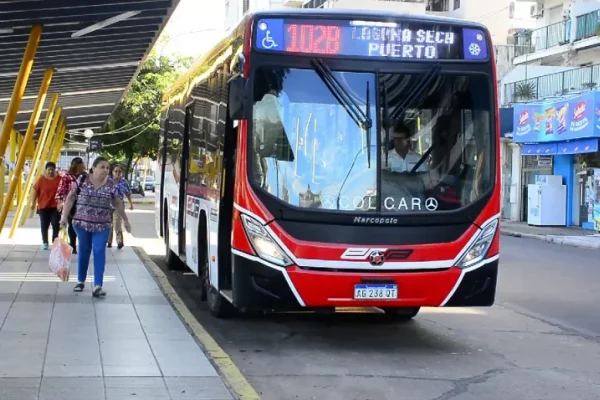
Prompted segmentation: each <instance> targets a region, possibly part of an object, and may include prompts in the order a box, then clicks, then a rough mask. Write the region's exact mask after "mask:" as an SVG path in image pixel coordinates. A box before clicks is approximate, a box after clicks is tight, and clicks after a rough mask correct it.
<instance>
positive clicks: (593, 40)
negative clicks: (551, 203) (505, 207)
mask: <svg viewBox="0 0 600 400" xmlns="http://www.w3.org/2000/svg"><path fill="white" fill-rule="evenodd" d="M530 13H531V15H532V16H533V17H534V18H535V19H536V27H535V28H534V29H529V30H525V31H522V32H517V33H516V34H515V39H514V44H515V50H516V53H515V57H514V59H513V64H514V69H512V70H511V71H510V72H509V73H508V74H507V75H506V76H504V78H503V80H502V82H501V85H500V92H501V104H503V106H504V107H506V108H507V109H511V110H512V113H513V128H514V129H512V131H513V140H514V142H517V143H516V144H515V143H512V146H511V151H512V152H514V153H515V154H517V155H518V157H512V160H513V161H517V163H516V164H515V163H513V165H512V166H511V175H512V178H513V181H514V182H515V184H514V187H511V189H512V190H513V193H510V195H511V196H510V199H511V200H514V202H515V204H513V206H514V207H513V208H516V209H518V210H519V212H518V213H513V215H511V216H510V218H511V219H514V220H521V221H527V220H528V215H529V214H530V213H531V211H532V207H531V206H530V204H529V202H530V201H531V199H532V196H533V194H531V193H528V187H529V184H532V183H535V182H536V181H537V180H539V178H538V177H539V176H543V175H558V176H561V177H562V182H563V184H564V185H565V186H566V189H567V190H566V197H567V198H566V202H565V203H566V204H565V207H566V218H565V223H564V225H572V226H580V227H583V228H587V229H598V227H599V225H598V224H599V223H600V221H599V222H596V219H597V218H596V217H595V216H594V212H600V210H598V211H594V210H596V209H598V207H600V205H598V202H600V194H599V193H598V189H597V188H598V185H599V182H598V180H599V179H600V154H599V153H598V137H600V120H598V118H600V104H598V101H597V100H596V99H597V98H598V92H597V89H598V88H599V85H600V2H599V1H597V0H545V1H542V0H539V1H538V2H536V3H535V4H534V5H533V6H532V7H531V9H530ZM540 132H545V133H544V134H541V133H540ZM581 140H585V141H586V142H585V143H583V142H580V141H581Z"/></svg>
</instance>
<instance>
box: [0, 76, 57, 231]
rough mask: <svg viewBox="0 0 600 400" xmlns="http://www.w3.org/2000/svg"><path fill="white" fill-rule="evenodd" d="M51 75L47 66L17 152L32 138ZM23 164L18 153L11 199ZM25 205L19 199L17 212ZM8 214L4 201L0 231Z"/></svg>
mask: <svg viewBox="0 0 600 400" xmlns="http://www.w3.org/2000/svg"><path fill="white" fill-rule="evenodd" d="M52 75H54V69H53V68H48V69H46V72H45V73H44V80H43V81H42V85H41V86H40V91H39V93H38V97H37V101H36V103H35V107H34V109H33V114H31V119H30V120H29V126H28V127H27V133H26V134H25V137H24V138H23V144H22V145H21V149H20V151H19V153H23V152H24V151H25V150H26V149H27V146H28V145H29V143H30V142H31V140H32V139H33V133H34V132H35V129H36V127H37V124H38V121H39V119H40V114H41V113H42V106H43V104H44V101H45V100H46V95H47V94H48V88H49V87H50V82H52ZM23 165H25V157H22V154H19V157H18V158H17V165H16V166H15V175H14V176H13V179H12V181H10V186H9V187H8V198H9V199H11V198H12V196H14V194H15V189H16V188H17V183H20V182H19V181H20V180H21V173H22V172H23ZM22 207H25V202H24V201H20V202H19V203H18V205H17V212H19V211H18V210H19V208H22ZM7 216H8V205H7V204H6V202H4V204H3V205H2V211H1V212H0V233H1V232H2V229H3V228H4V224H5V223H6V217H7Z"/></svg>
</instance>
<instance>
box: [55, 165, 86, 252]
mask: <svg viewBox="0 0 600 400" xmlns="http://www.w3.org/2000/svg"><path fill="white" fill-rule="evenodd" d="M85 169H86V168H85V164H84V163H83V159H82V158H81V157H75V158H74V159H73V160H71V167H70V168H69V170H68V171H67V172H66V173H65V174H64V175H63V177H62V178H61V180H60V185H59V186H58V191H57V192H56V201H57V203H58V211H59V212H60V213H61V214H64V212H63V208H64V203H65V200H66V199H67V196H68V195H69V193H71V189H73V187H74V186H75V185H76V184H77V178H78V177H79V176H80V175H81V174H83V173H84V172H85ZM71 211H72V212H71V215H67V216H66V217H67V221H68V226H69V228H68V233H69V244H70V245H71V247H72V248H73V254H77V234H76V233H75V229H74V228H73V211H75V209H74V208H73V209H72V210H71Z"/></svg>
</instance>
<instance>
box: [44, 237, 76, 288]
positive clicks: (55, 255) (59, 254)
mask: <svg viewBox="0 0 600 400" xmlns="http://www.w3.org/2000/svg"><path fill="white" fill-rule="evenodd" d="M66 238H67V230H66V229H65V228H63V229H61V230H60V235H58V237H57V238H56V239H54V243H52V248H51V250H50V259H49V260H48V269H49V270H50V271H52V273H54V274H56V276H58V278H59V279H60V280H61V281H63V282H68V281H69V275H70V272H71V254H72V253H73V249H72V248H71V246H70V245H69V242H68V241H67V239H66Z"/></svg>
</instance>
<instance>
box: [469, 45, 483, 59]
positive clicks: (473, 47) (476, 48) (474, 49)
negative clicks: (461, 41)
mask: <svg viewBox="0 0 600 400" xmlns="http://www.w3.org/2000/svg"><path fill="white" fill-rule="evenodd" d="M469 53H471V55H473V56H478V55H479V53H481V47H479V45H478V44H477V43H471V44H470V45H469Z"/></svg>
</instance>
